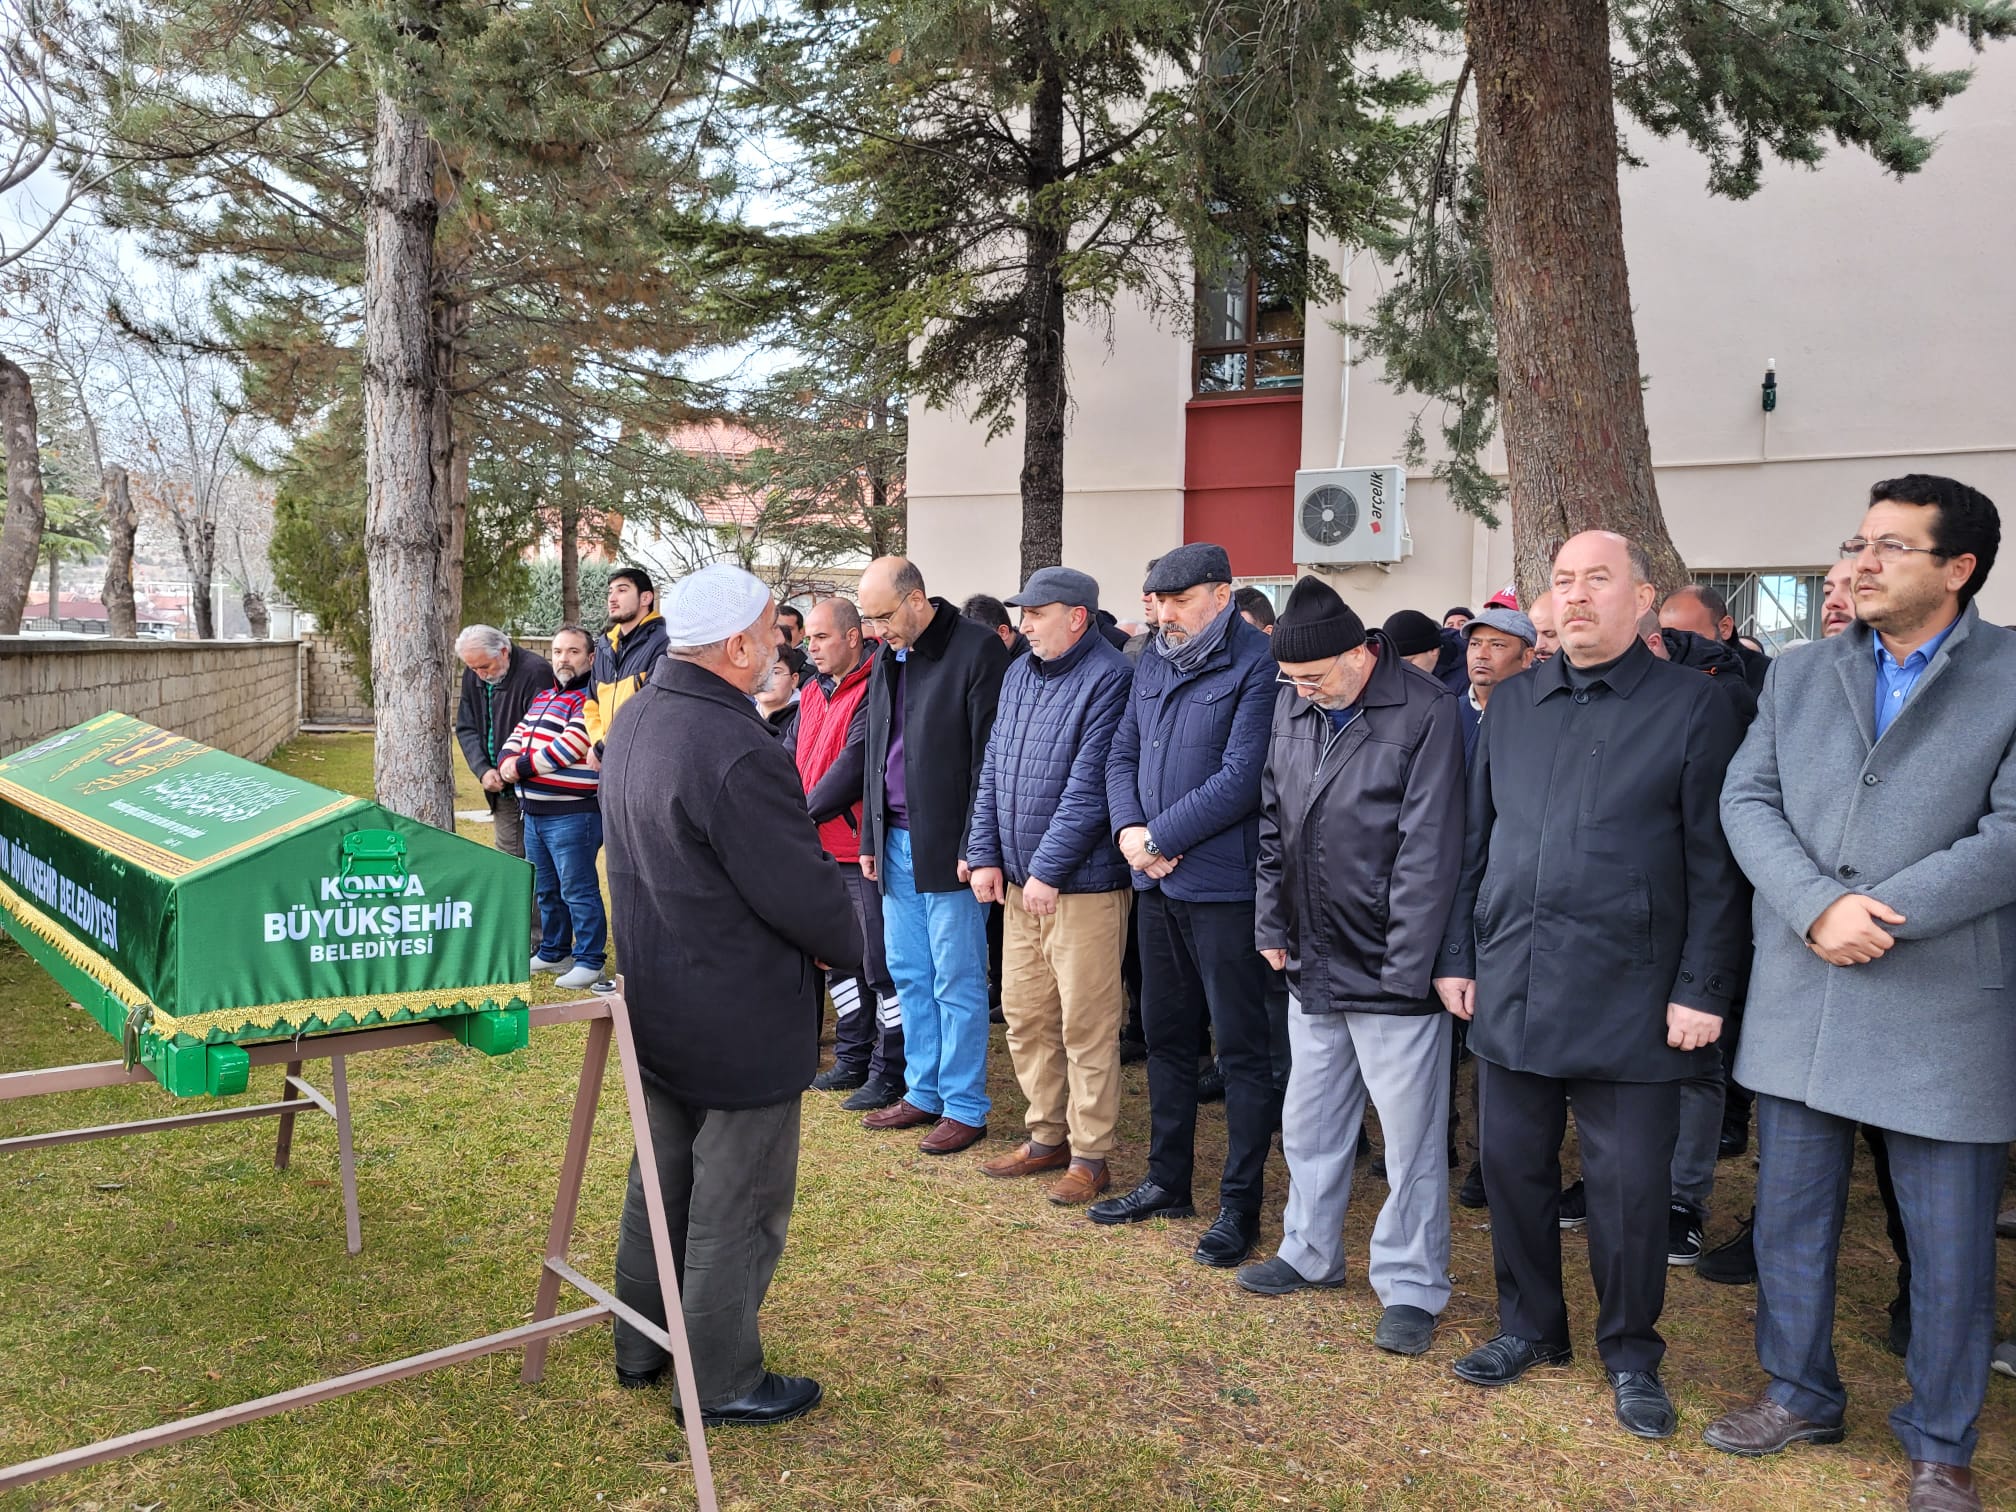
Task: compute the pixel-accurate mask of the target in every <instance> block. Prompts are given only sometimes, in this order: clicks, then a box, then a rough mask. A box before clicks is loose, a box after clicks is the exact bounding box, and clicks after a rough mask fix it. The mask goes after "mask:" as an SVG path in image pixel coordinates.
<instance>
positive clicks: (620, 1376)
mask: <svg viewBox="0 0 2016 1512" xmlns="http://www.w3.org/2000/svg"><path fill="white" fill-rule="evenodd" d="M665 1368H666V1367H665V1366H663V1365H660V1366H659V1367H658V1368H657V1369H655V1370H625V1369H623V1368H622V1367H621V1366H620V1365H619V1366H618V1367H617V1368H616V1384H617V1385H618V1386H621V1387H622V1388H623V1389H624V1390H625V1391H649V1390H650V1389H651V1388H652V1387H653V1386H656V1385H657V1384H658V1383H659V1382H660V1381H662V1380H664V1379H665Z"/></svg>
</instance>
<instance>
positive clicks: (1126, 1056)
mask: <svg viewBox="0 0 2016 1512" xmlns="http://www.w3.org/2000/svg"><path fill="white" fill-rule="evenodd" d="M1146 1059H1148V1042H1147V1041H1146V1040H1138V1039H1129V1038H1128V1037H1127V1036H1126V1035H1124V1034H1123V1035H1121V1036H1120V1064H1121V1065H1123V1066H1138V1065H1139V1064H1140V1063H1141V1062H1142V1061H1145V1060H1146Z"/></svg>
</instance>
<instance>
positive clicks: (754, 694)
mask: <svg viewBox="0 0 2016 1512" xmlns="http://www.w3.org/2000/svg"><path fill="white" fill-rule="evenodd" d="M776 681H777V663H775V662H774V661H773V662H772V663H770V665H769V666H767V667H765V668H764V669H763V676H762V677H761V678H759V679H758V680H757V683H756V686H755V687H753V688H751V689H750V690H749V696H750V697H751V698H761V697H762V696H763V695H764V694H765V693H768V692H769V691H770V689H771V686H772V685H773V684H774V683H775V682H776Z"/></svg>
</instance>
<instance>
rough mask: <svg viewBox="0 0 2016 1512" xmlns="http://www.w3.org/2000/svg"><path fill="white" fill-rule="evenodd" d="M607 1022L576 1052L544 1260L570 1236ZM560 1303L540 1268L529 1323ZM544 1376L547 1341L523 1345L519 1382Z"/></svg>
mask: <svg viewBox="0 0 2016 1512" xmlns="http://www.w3.org/2000/svg"><path fill="white" fill-rule="evenodd" d="M609 1029H610V1023H609V1020H608V1019H606V1018H598V1019H596V1020H594V1021H593V1022H592V1023H590V1024H589V1025H588V1045H587V1048H586V1049H584V1050H583V1051H582V1052H581V1082H580V1085H579V1087H578V1088H577V1089H576V1090H575V1093H574V1116H573V1119H572V1121H571V1122H570V1123H569V1124H568V1127H567V1152H566V1154H565V1155H564V1156H562V1157H561V1161H560V1195H559V1196H557V1197H556V1198H554V1199H553V1221H552V1222H551V1223H550V1224H548V1225H547V1228H546V1258H547V1259H548V1260H562V1261H564V1260H565V1259H566V1258H567V1250H568V1247H569V1245H570V1244H571V1243H572V1241H573V1238H574V1219H575V1215H576V1214H577V1213H578V1212H579V1211H580V1208H581V1176H582V1173H583V1172H585V1171H586V1170H587V1169H588V1146H589V1144H590V1142H591V1141H592V1139H593V1137H594V1134H595V1107H596V1104H598V1103H600V1102H601V1101H602V1072H603V1068H604V1067H606V1066H607V1065H608V1064H609ZM559 1305H560V1276H559V1273H558V1272H557V1271H555V1270H554V1269H553V1268H552V1267H551V1266H541V1267H540V1268H539V1295H538V1297H537V1298H536V1299H535V1300H534V1302H533V1304H532V1321H533V1322H535V1323H543V1322H545V1321H546V1320H547V1319H548V1318H550V1317H552V1316H553V1314H554V1312H555V1310H557V1309H558V1307H559ZM545 1374H546V1340H545V1339H544V1338H539V1339H534V1340H533V1341H532V1342H531V1343H530V1344H527V1345H526V1346H525V1365H524V1368H523V1369H522V1370H520V1371H519V1372H518V1379H519V1380H521V1381H523V1382H524V1383H525V1384H526V1385H528V1386H529V1385H531V1384H533V1383H534V1382H535V1381H537V1380H539V1379H540V1378H541V1377H542V1376H544V1375H545Z"/></svg>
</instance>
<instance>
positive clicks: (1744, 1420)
mask: <svg viewBox="0 0 2016 1512" xmlns="http://www.w3.org/2000/svg"><path fill="white" fill-rule="evenodd" d="M1843 1432H1844V1430H1843V1429H1842V1427H1841V1425H1840V1424H1839V1423H1835V1424H1833V1425H1832V1426H1829V1425H1828V1424H1826V1423H1813V1422H1808V1421H1807V1420H1806V1419H1805V1418H1802V1417H1797V1416H1794V1415H1793V1414H1792V1413H1790V1412H1787V1411H1786V1410H1785V1409H1784V1408H1783V1407H1781V1406H1779V1405H1778V1403H1777V1402H1775V1401H1773V1400H1772V1399H1771V1398H1770V1397H1768V1396H1760V1397H1759V1398H1757V1400H1756V1401H1754V1402H1752V1403H1751V1404H1750V1405H1749V1406H1748V1407H1738V1408H1737V1409H1736V1410H1735V1411H1734V1412H1725V1413H1723V1414H1722V1416H1721V1417H1719V1418H1717V1419H1715V1421H1714V1422H1712V1423H1710V1424H1709V1425H1708V1427H1707V1428H1706V1430H1704V1431H1703V1433H1702V1435H1701V1437H1702V1438H1704V1439H1706V1440H1707V1441H1708V1446H1709V1448H1711V1449H1720V1450H1721V1451H1722V1452H1723V1453H1724V1454H1745V1455H1750V1456H1753V1457H1754V1456H1756V1455H1760V1454H1776V1453H1777V1452H1778V1451H1779V1450H1780V1449H1784V1448H1788V1447H1790V1446H1791V1445H1793V1444H1799V1443H1807V1444H1838V1443H1840V1442H1841V1437H1842V1434H1843Z"/></svg>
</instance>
